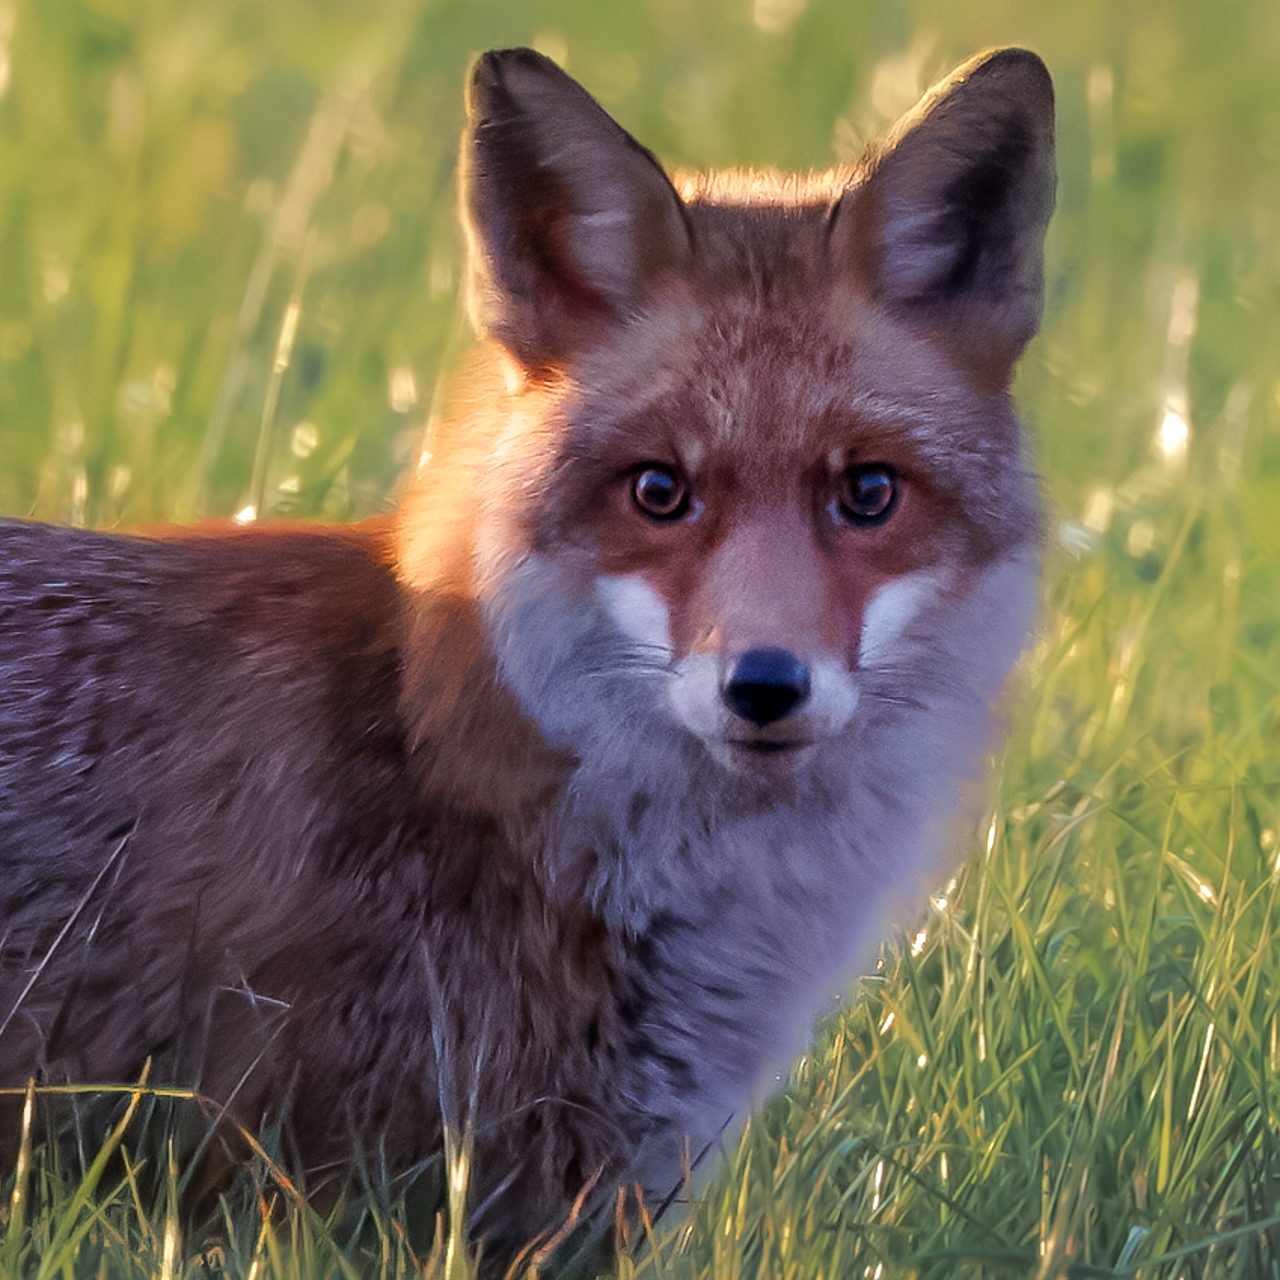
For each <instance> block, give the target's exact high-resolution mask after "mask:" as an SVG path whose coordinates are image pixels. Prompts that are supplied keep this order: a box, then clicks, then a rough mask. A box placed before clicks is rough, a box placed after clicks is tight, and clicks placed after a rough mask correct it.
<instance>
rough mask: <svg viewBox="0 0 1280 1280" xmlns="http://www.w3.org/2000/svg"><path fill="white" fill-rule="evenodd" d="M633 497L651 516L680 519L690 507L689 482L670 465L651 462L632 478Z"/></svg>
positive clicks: (652, 518)
mask: <svg viewBox="0 0 1280 1280" xmlns="http://www.w3.org/2000/svg"><path fill="white" fill-rule="evenodd" d="M631 500H632V501H633V502H634V503H635V504H636V507H637V509H638V510H639V511H640V512H642V513H643V514H644V515H646V516H648V517H649V519H650V520H679V519H680V518H681V517H682V516H684V515H686V514H687V513H688V510H689V486H688V485H687V484H685V482H684V480H683V479H682V478H681V477H680V476H679V475H678V474H677V473H676V472H675V471H673V470H672V469H671V468H670V467H659V466H648V467H645V468H643V469H642V470H640V471H637V472H636V475H635V478H634V479H633V480H632V481H631Z"/></svg>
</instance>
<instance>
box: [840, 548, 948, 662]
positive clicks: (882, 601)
mask: <svg viewBox="0 0 1280 1280" xmlns="http://www.w3.org/2000/svg"><path fill="white" fill-rule="evenodd" d="M940 586H941V584H940V583H939V581H938V579H937V577H936V576H935V575H934V574H932V573H925V572H923V571H921V572H917V573H908V574H906V575H905V576H904V577H901V578H895V579H894V580H893V581H892V582H887V583H885V585H884V586H883V587H881V588H880V590H879V591H877V592H876V593H875V595H873V596H872V597H871V599H870V600H869V601H868V602H867V608H866V612H865V613H864V614H863V615H862V642H861V644H860V646H859V649H858V661H859V662H860V663H861V664H862V665H863V666H866V665H867V664H868V663H873V662H877V661H880V660H882V659H883V658H884V656H885V651H886V650H887V649H888V648H889V646H890V645H891V644H892V643H893V642H894V641H895V640H897V639H898V637H899V636H901V635H902V633H903V632H904V631H905V630H906V629H907V626H908V625H909V624H910V622H911V620H912V619H913V618H914V617H915V616H916V614H917V613H919V612H920V608H921V606H922V605H923V604H924V603H925V602H926V601H927V600H928V599H929V598H930V597H931V596H934V595H936V594H937V591H938V589H939V587H940Z"/></svg>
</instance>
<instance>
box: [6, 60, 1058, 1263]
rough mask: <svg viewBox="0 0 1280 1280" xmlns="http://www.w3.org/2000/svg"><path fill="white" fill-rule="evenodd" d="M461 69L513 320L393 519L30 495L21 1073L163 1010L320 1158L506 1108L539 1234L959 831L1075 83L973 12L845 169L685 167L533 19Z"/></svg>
mask: <svg viewBox="0 0 1280 1280" xmlns="http://www.w3.org/2000/svg"><path fill="white" fill-rule="evenodd" d="M471 115H472V122H471V127H470V129H469V132H468V135H467V138H466V139H465V140H464V152H465V161H466V163H465V187H464V196H465V200H464V203H465V208H466V213H467V225H468V232H469V240H470V246H471V261H472V270H473V278H474V288H473V298H474V305H475V311H476V316H477V320H478V323H479V325H480V328H481V332H482V335H483V336H485V337H486V339H487V341H486V344H485V347H484V350H483V352H482V354H481V356H480V357H478V359H477V361H476V364H475V368H474V369H473V370H472V372H471V375H470V377H469V378H468V379H467V381H466V382H465V384H464V386H463V388H462V390H461V391H460V392H459V394H458V396H457V403H456V406H455V410H454V412H453V414H452V415H451V417H450V418H449V420H448V422H447V423H446V424H445V426H444V427H443V428H442V430H441V432H440V437H439V438H438V439H437V440H435V441H433V443H432V449H433V454H434V460H433V461H432V462H431V464H430V465H429V466H428V467H426V468H425V469H424V471H423V472H422V473H421V475H420V476H419V477H418V478H417V479H416V481H415V482H414V484H413V485H412V486H411V487H410V488H409V490H408V491H407V493H406V495H405V498H404V501H403V502H402V504H401V506H400V508H399V510H398V512H397V514H396V515H395V516H394V517H391V518H388V519H386V520H378V521H373V522H369V523H366V524H363V525H356V526H352V527H350V528H344V529H320V528H316V529H289V528H287V529H271V528H267V529H256V528H248V529H212V530H206V529H196V530H188V531H175V532H173V533H171V534H166V535H165V536H163V537H157V538H138V537H123V536H115V535H108V534H97V533H86V532H78V531H69V530H62V529H54V528H47V527H40V526H35V525H29V524H22V523H16V522H10V523H7V524H0V1079H2V1082H3V1083H6V1084H19V1083H22V1082H23V1081H24V1080H25V1079H26V1078H27V1076H28V1075H30V1074H36V1075H38V1076H40V1077H41V1078H44V1079H58V1080H60V1079H68V1078H69V1079H95V1080H97V1079H103V1078H116V1079H123V1080H129V1079H132V1078H135V1077H136V1074H137V1072H138V1071H139V1069H140V1067H141V1064H142V1062H143V1060H144V1059H145V1058H146V1057H148V1056H152V1057H154V1058H155V1059H156V1061H157V1064H158V1065H157V1068H156V1074H157V1075H158V1076H163V1077H164V1078H166V1079H168V1080H172V1081H174V1082H177V1083H195V1084H198V1085H199V1087H200V1088H201V1089H203V1090H204V1091H205V1092H206V1093H208V1094H210V1095H212V1096H214V1097H215V1098H218V1099H220V1100H223V1101H225V1102H227V1103H228V1104H229V1106H230V1108H231V1110H232V1112H233V1113H234V1114H235V1115H237V1116H238V1117H239V1118H241V1119H242V1120H244V1121H246V1122H247V1123H249V1124H250V1125H256V1124H259V1123H263V1122H270V1121H274V1120H277V1119H283V1121H284V1124H285V1132H286V1135H287V1139H288V1142H289V1144H290V1149H291V1151H292V1153H293V1155H294V1158H295V1160H296V1161H297V1163H298V1165H299V1166H300V1167H301V1168H302V1169H303V1170H305V1171H310V1173H311V1177H312V1180H313V1181H314V1180H315V1179H316V1178H317V1177H318V1176H319V1175H320V1174H321V1173H322V1172H323V1171H325V1170H332V1169H335V1168H336V1169H338V1170H339V1171H341V1170H342V1169H344V1168H348V1167H349V1166H350V1164H351V1161H352V1160H353V1158H354V1157H355V1156H356V1155H358V1154H359V1153H360V1152H366V1153H367V1152H371V1151H373V1150H375V1149H380V1150H381V1151H382V1152H383V1154H384V1156H385V1158H386V1159H387V1160H388V1161H389V1162H390V1165H391V1166H392V1167H396V1168H400V1167H405V1166H407V1165H409V1164H410V1163H412V1162H413V1161H414V1160H417V1159H419V1158H422V1157H424V1156H426V1155H429V1154H430V1153H431V1152H432V1151H433V1150H434V1149H435V1148H436V1145H437V1144H438V1142H439V1139H440V1132H441V1124H442V1120H447V1121H449V1122H451V1123H454V1124H458V1125H463V1124H472V1125H474V1126H475V1127H476V1162H475V1167H476V1177H477V1181H476V1182H475V1184H474V1186H473V1200H472V1203H473V1206H474V1208H475V1213H476V1223H475V1225H476V1227H477V1229H478V1230H479V1231H480V1232H481V1233H482V1234H484V1235H485V1236H486V1237H487V1239H488V1240H489V1241H490V1247H491V1251H492V1252H493V1253H494V1254H495V1255H501V1253H502V1252H503V1251H504V1250H507V1251H509V1250H510V1249H511V1248H513V1247H515V1246H517V1245H518V1244H520V1243H521V1242H523V1241H524V1240H525V1239H527V1238H528V1237H530V1236H532V1235H533V1234H534V1233H536V1232H538V1231H541V1230H545V1229H548V1228H552V1227H554V1226H555V1225H556V1223H557V1221H558V1220H559V1218H560V1215H562V1214H563V1211H564V1208H565V1206H566V1204H567V1203H568V1201H569V1200H571V1199H572V1197H573V1196H574V1195H575V1194H576V1193H577V1192H578V1191H579V1190H580V1188H581V1187H582V1186H583V1185H584V1184H585V1183H586V1182H587V1181H588V1180H590V1179H592V1178H593V1177H597V1176H598V1177H599V1178H600V1179H601V1182H600V1185H601V1186H602V1187H603V1186H608V1185H609V1184H611V1183H614V1182H618V1181H626V1180H638V1181H639V1182H640V1184H641V1186H642V1187H643V1188H644V1191H645V1194H646V1195H647V1196H649V1197H651V1198H652V1199H655V1200H658V1201H661V1200H662V1199H664V1198H665V1197H666V1196H668V1195H669V1194H670V1193H671V1192H672V1191H673V1190H674V1189H675V1188H677V1186H678V1185H679V1184H680V1183H681V1180H682V1177H683V1175H684V1172H685V1170H686V1169H687V1167H688V1166H689V1164H690V1163H691V1162H696V1161H697V1158H698V1156H699V1154H700V1153H701V1152H702V1151H703V1150H704V1149H706V1148H707V1147H709V1146H712V1145H714V1144H715V1143H716V1142H717V1141H718V1140H721V1139H722V1138H723V1137H724V1135H725V1134H726V1132H731V1131H732V1130H733V1127H734V1126H735V1125H736V1123H737V1122H738V1121H739V1120H740V1119H741V1117H742V1116H743V1114H744V1113H745V1111H746V1110H747V1109H748V1108H749V1107H750V1106H751V1105H752V1104H753V1102H755V1101H756V1100H757V1099H758V1098H759V1097H760V1096H761V1095H762V1093H763V1092H765V1091H767V1090H768V1089H769V1088H770V1087H771V1085H772V1082H773V1081H774V1080H775V1078H776V1077H775V1073H777V1072H780V1071H782V1070H784V1069H785V1067H786V1064H787V1062H788V1061H789V1059H790V1058H791V1057H792V1056H793V1055H794V1054H795V1053H796V1052H797V1051H798V1050H799V1049H800V1048H802V1047H803V1045H804V1043H805V1040H806V1037H807V1036H808V1035H809V1033H810V1029H811V1026H812V1022H813V1019H814V1018H815V1016H817V1015H818V1014H820V1013H821V1012H822V1011H823V1010H824V1009H825V1008H827V1007H828V1005H829V1003H830V1000H831V998H832V995H833V993H834V992H836V991H837V990H838V989H839V988H840V987H841V985H842V984H843V983H844V982H845V981H847V979H848V978H849V976H850V975H851V973H852V972H853V971H854V970H855V969H856V966H857V965H858V963H860V962H861V961H863V960H865V959H866V956H867V951H868V948H869V946H870V944H871V942H872V941H873V939H874V938H875V936H876V931H877V929H878V928H879V927H880V925H881V923H882V921H883V918H884V915H885V912H886V911H888V910H889V909H891V908H892V907H893V905H894V904H895V903H901V902H903V901H910V899H911V896H912V894H913V893H914V891H915V889H916V888H917V886H918V883H919V881H920V879H921V878H922V877H924V876H927V875H931V874H936V873H939V872H940V871H941V869H942V866H943V862H942V859H943V857H944V855H945V854H946V852H947V850H946V847H945V846H946V840H945V829H946V826H947V824H948V822H949V821H950V820H951V819H952V818H953V817H954V815H955V813H956V812H957V806H958V803H959V801H958V797H959V791H960V787H961V785H962V784H963V783H964V782H965V780H966V779H970V778H972V777H973V776H974V774H975V773H976V771H977V770H978V768H979V766H980V761H981V758H982V754H983V752H984V751H985V750H986V749H987V748H988V747H989V745H990V732H991V726H990V723H989V713H990V707H991V705H992V702H993V700H994V699H995V697H996V695H997V694H998V692H999V690H1000V688H1001V686H1002V684H1003V682H1004V680H1005V678H1006V676H1007V673H1008V671H1009V668H1010V666H1011V665H1012V663H1013V661H1014V659H1015V657H1016V655H1017V653H1018V651H1019V649H1020V647H1021V645H1022V643H1023V641H1024V639H1025V636H1026V634H1027V632H1028V629H1029V627H1030V625H1031V621H1032V603H1033V597H1034V589H1035V580H1036V558H1037V543H1038V528H1039V511H1038V501H1037V495H1036V491H1035V485H1034V482H1033V479H1032V477H1031V475H1030V474H1029V471H1028V468H1027V466H1026V463H1025V460H1024V456H1023V449H1022V445H1021V442H1020V429H1019V426H1018V423H1017V421H1016V419H1015V416H1014V413H1013V410H1012V407H1011V404H1010V400H1009V395H1008V386H1009V379H1010V376H1011V373H1012V369H1013V364H1014V361H1015V360H1016V358H1017V355H1018V353H1019V352H1020V350H1021V348H1022V346H1023V344H1024V343H1025V342H1026V340H1027V338H1028V337H1029V336H1030V335H1031V333H1032V332H1033V330H1034V327H1035V323H1036V318H1037V317H1038V313H1039V297H1040V244H1041V239H1042V235H1043V231H1044V227H1045V223H1046V221H1047V218H1048V215H1049V210H1050V207H1051V204H1052V189H1053V179H1052V172H1053V170H1052V93H1051V89H1050V85H1049V81H1048V77H1047V74H1046V72H1045V71H1044V68H1043V66H1042V65H1041V64H1040V62H1039V61H1038V60H1037V59H1036V58H1034V56H1033V55H1030V54H1026V53H1023V52H1020V51H1004V52H1000V53H996V54H991V55H984V56H982V57H980V58H978V59H975V60H974V61H972V62H971V63H969V64H967V65H966V66H965V67H963V68H961V69H960V70H959V71H958V72H957V73H956V75H955V76H954V77H952V79H951V80H950V81H948V82H947V83H946V84H945V85H943V86H940V87H939V88H938V89H937V90H935V91H933V93H932V94H931V95H930V97H929V98H927V99H926V101H925V102H924V103H923V104H922V106H921V108H920V109H919V110H918V111H917V112H916V113H915V114H914V115H913V116H912V117H911V118H909V119H908V120H907V121H906V122H904V123H903V124H902V125H900V126H899V127H898V129H897V130H895V132H894V133H893V134H892V135H891V137H890V140H889V142H888V143H886V144H885V146H883V147H882V148H880V149H878V150H877V151H875V152H873V153H872V154H871V155H870V156H869V157H868V159H867V161H866V163H865V164H864V165H863V166H862V167H861V168H860V169H859V170H857V171H856V172H852V173H838V174H833V175H828V176H827V177H825V178H819V179H813V180H810V181H806V182H803V183H799V182H795V181H792V180H789V179H786V178H784V177H778V178H774V177H771V176H770V175H760V174H755V175H749V176H747V177H745V178H743V179H740V180H737V181H735V180H733V179H732V178H724V177H720V178H717V179H715V180H710V179H707V180H700V179H690V178H686V179H682V181H681V190H682V194H677V191H676V188H675V186H673V185H672V183H671V182H670V181H669V180H668V178H667V177H666V175H665V174H664V173H663V171H662V169H661V168H660V167H659V166H658V164H657V162H656V161H655V160H654V159H653V157H652V156H651V155H650V154H649V153H648V152H647V151H645V150H643V148H641V147H639V146H638V145H637V144H636V143H635V142H634V141H633V140H632V139H630V138H629V137H628V136H627V135H626V134H625V133H624V132H623V131H622V130H621V129H620V128H619V127H618V126H617V125H616V124H614V123H613V121H611V120H610V119H609V118H608V117H607V116H606V115H605V114H604V112H603V111H601V110H600V108H599V107H598V106H597V105H596V104H595V103H594V102H593V101H592V100H591V99H590V98H589V97H588V96H587V95H586V93H585V92H584V91H583V90H582V89H581V88H580V87H579V86H577V85H576V84H574V83H573V82H572V81H570V80H569V79H568V78H567V77H565V76H564V75H563V73H561V72H560V71H558V70H557V69H556V68H555V67H554V66H553V65H551V64H550V63H548V62H547V61H546V60H545V59H543V58H541V57H539V56H538V55H536V54H533V53H531V52H529V51H526V50H511V51H506V52H502V53H496V54H489V55H486V56H485V57H484V58H482V59H481V60H480V62H479V63H478V65H477V68H476V71H475V75H474V79H473V84H472V93H471ZM867 464H882V465H883V466H886V467H888V468H890V469H891V472H892V474H893V476H894V477H895V483H896V486H897V488H896V490H895V494H896V496H895V506H894V507H893V508H892V511H891V514H890V515H889V516H888V517H887V518H885V519H884V520H883V522H881V523H868V524H865V525H857V524H852V523H850V521H849V520H848V519H846V518H845V517H844V516H842V515H841V510H842V509H841V508H840V506H839V500H838V494H839V491H840V490H839V486H840V484H841V483H842V479H841V478H842V477H845V476H847V475H848V474H849V473H850V469H851V468H854V469H856V467H858V466H863V465H867ZM652 465H660V466H661V467H663V468H666V471H667V472H668V473H670V474H671V475H674V476H676V477H677V479H678V481H679V483H680V484H682V485H683V486H684V487H685V489H686V490H687V491H688V495H689V496H688V499H687V503H688V505H687V509H686V511H685V514H684V515H683V516H681V517H680V518H678V519H675V520H667V521H658V520H654V519H651V518H649V517H647V516H645V515H644V514H642V513H641V512H640V511H639V510H637V509H636V505H635V498H634V485H635V477H636V475H637V474H638V473H639V472H641V471H643V469H644V468H646V467H648V466H652ZM761 647H766V648H769V649H771V650H777V649H782V650H785V651H786V652H787V653H789V654H794V655H797V658H798V660H800V661H802V662H803V663H804V664H805V668H806V671H807V673H808V676H807V680H808V683H807V696H806V697H805V698H804V700H803V701H802V703H801V705H800V706H799V707H798V708H797V709H796V710H795V711H794V712H793V713H791V714H789V715H787V716H785V717H783V718H782V719H781V720H779V721H778V722H777V723H776V724H769V725H758V724H754V723H751V724H747V723H745V722H744V721H743V720H742V718H741V716H740V715H738V714H737V713H735V712H734V711H733V710H732V708H731V707H729V706H728V705H727V704H726V700H725V698H724V696H723V689H724V684H725V680H726V670H727V668H728V666H729V665H730V664H731V663H732V662H733V661H734V660H735V658H736V656H737V655H740V654H741V653H743V652H745V651H750V650H759V649H760V648H761ZM10 1119H16V1112H15V1114H14V1115H13V1116H11V1117H6V1120H10Z"/></svg>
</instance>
